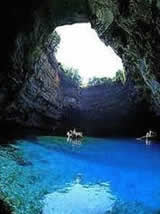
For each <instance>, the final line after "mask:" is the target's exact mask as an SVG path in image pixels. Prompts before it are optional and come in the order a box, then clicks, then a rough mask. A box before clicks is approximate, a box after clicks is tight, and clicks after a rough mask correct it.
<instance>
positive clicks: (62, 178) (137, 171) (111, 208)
mask: <svg viewBox="0 0 160 214" xmlns="http://www.w3.org/2000/svg"><path fill="white" fill-rule="evenodd" d="M11 148H12V149H11ZM7 149H8V150H7ZM0 170H1V173H0V181H1V182H0V191H1V192H0V193H1V194H2V195H3V194H4V198H7V199H6V200H8V201H9V203H10V204H11V203H12V205H13V204H14V206H13V207H14V208H13V209H14V210H15V213H16V214H19V213H23V212H25V214H27V213H30V214H34V213H37V214H38V212H39V209H42V213H43V214H52V213H53V214H63V213H65V214H70V213H74V214H82V213H84V212H85V213H86V214H105V213H106V211H108V212H107V213H114V214H118V213H121V214H122V213H124V214H127V213H129V214H134V213H135V212H136V213H137V214H138V213H139V214H140V213H146V214H152V213H154V214H155V213H157V214H158V213H159V212H158V211H160V144H158V142H154V141H152V142H150V143H148V142H147V144H146V142H145V141H137V140H135V139H98V138H86V139H84V140H82V141H81V142H67V141H66V139H65V138H61V137H37V138H36V139H28V140H19V141H17V142H16V144H14V146H12V145H10V147H9V148H5V149H4V148H1V149H0ZM76 197H77V198H76ZM73 199H74V200H73ZM17 200H18V202H17ZM73 201H74V202H73ZM86 201H88V202H87V203H86ZM39 202H40V204H38V203H39ZM38 206H39V207H38ZM76 207H77V208H76ZM31 210H32V211H31ZM75 210H76V211H75Z"/></svg>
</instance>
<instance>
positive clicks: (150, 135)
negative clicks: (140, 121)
mask: <svg viewBox="0 0 160 214" xmlns="http://www.w3.org/2000/svg"><path fill="white" fill-rule="evenodd" d="M155 137H157V133H156V132H153V131H152V130H149V131H148V132H147V133H146V135H145V136H142V137H140V138H137V140H141V139H151V138H155Z"/></svg>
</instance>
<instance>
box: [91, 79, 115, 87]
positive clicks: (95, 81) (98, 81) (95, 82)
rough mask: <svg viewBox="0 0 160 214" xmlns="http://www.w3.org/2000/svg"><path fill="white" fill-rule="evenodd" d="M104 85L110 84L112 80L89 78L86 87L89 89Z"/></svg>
mask: <svg viewBox="0 0 160 214" xmlns="http://www.w3.org/2000/svg"><path fill="white" fill-rule="evenodd" d="M104 84H106V85H109V84H112V79H111V78H108V77H102V78H99V77H92V78H89V81H88V83H87V86H88V87H91V86H98V85H104Z"/></svg>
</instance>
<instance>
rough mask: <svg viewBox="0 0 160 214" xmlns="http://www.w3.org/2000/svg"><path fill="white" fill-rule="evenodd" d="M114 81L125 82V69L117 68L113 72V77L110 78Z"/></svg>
mask: <svg viewBox="0 0 160 214" xmlns="http://www.w3.org/2000/svg"><path fill="white" fill-rule="evenodd" d="M112 80H113V81H114V82H115V81H116V82H121V83H123V84H125V82H126V75H125V70H124V69H123V70H120V69H119V70H118V71H117V72H116V74H115V77H113V79H112Z"/></svg>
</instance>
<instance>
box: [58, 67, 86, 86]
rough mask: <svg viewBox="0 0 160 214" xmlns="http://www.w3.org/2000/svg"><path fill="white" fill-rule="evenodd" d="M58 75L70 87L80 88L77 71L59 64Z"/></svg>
mask: <svg viewBox="0 0 160 214" xmlns="http://www.w3.org/2000/svg"><path fill="white" fill-rule="evenodd" d="M60 68H61V69H60V71H61V72H60V75H61V77H62V79H63V81H64V80H66V81H67V82H68V83H69V84H70V85H72V86H75V87H81V86H82V78H81V76H80V75H79V71H78V69H76V68H72V67H66V66H64V65H62V64H60Z"/></svg>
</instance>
